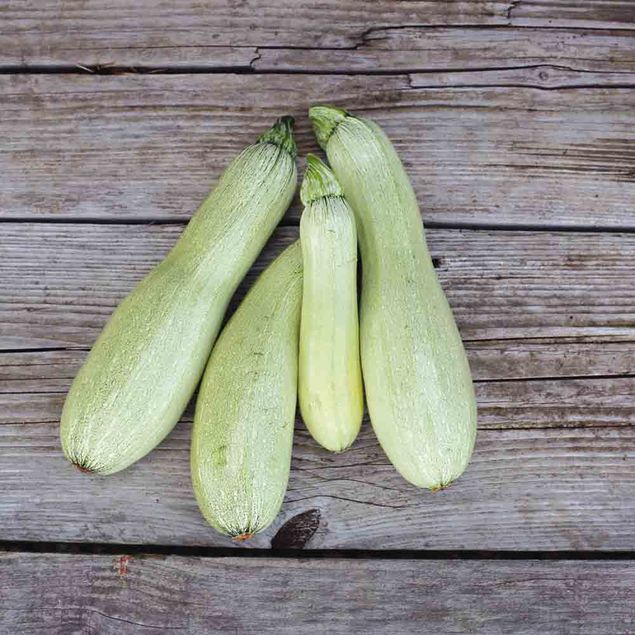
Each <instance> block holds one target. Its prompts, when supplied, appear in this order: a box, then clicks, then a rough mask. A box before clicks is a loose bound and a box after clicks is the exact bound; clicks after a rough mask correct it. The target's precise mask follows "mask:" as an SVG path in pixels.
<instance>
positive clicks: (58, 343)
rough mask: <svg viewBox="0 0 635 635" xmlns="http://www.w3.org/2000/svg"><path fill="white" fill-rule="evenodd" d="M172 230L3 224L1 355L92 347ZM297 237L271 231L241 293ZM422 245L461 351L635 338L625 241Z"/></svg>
mask: <svg viewBox="0 0 635 635" xmlns="http://www.w3.org/2000/svg"><path fill="white" fill-rule="evenodd" d="M181 231H182V227H181V226H178V225H156V226H148V225H100V224H65V223H52V224H47V223H40V224H35V223H5V224H3V225H2V238H1V241H0V250H1V251H0V290H1V292H2V295H1V296H0V297H1V298H2V305H0V349H25V348H26V349H33V348H51V347H69V346H71V347H89V346H91V345H92V342H93V341H94V339H95V338H96V336H97V335H98V333H99V332H100V330H101V328H102V327H103V325H104V324H105V321H106V320H107V318H108V317H109V315H110V314H111V312H112V310H113V309H114V307H115V306H116V305H117V304H118V303H119V302H120V301H121V299H122V298H123V297H124V296H125V295H126V294H127V293H128V292H129V291H130V290H131V289H132V287H133V286H134V284H135V283H136V282H138V281H139V280H140V279H141V278H142V277H143V276H144V275H145V274H146V273H147V272H148V271H149V270H150V269H151V268H152V266H154V265H155V264H156V263H157V262H159V261H160V260H161V258H162V257H163V256H164V255H165V254H166V253H167V251H168V250H169V249H170V247H171V246H172V245H173V244H174V242H175V241H176V239H177V237H178V236H179V235H180V232H181ZM297 233H298V232H297V228H295V227H283V228H281V229H279V230H278V231H277V233H276V234H275V235H274V238H273V239H272V240H271V241H270V243H269V245H268V247H267V248H266V249H265V251H264V253H263V255H262V257H261V258H260V259H259V260H258V261H257V264H256V267H255V268H254V269H253V270H252V272H251V274H250V275H249V276H248V277H247V283H249V282H251V281H253V279H254V277H255V275H256V273H257V272H258V271H260V270H261V269H262V267H263V266H264V265H265V264H266V263H267V262H269V261H270V260H271V258H272V257H273V255H275V254H276V253H278V252H279V251H280V250H281V248H282V247H283V246H285V245H288V244H290V243H291V242H292V241H293V240H295V239H296V238H297ZM428 236H429V243H430V249H431V252H432V256H433V258H435V261H436V263H437V272H438V275H439V278H440V280H441V284H442V285H443V287H444V289H445V290H446V292H447V295H448V298H449V300H450V304H451V305H452V308H453V310H454V313H455V315H456V318H457V321H458V324H459V327H460V329H461V333H462V335H463V338H464V339H466V340H495V339H501V338H505V339H510V338H512V339H519V338H536V337H538V338H548V337H571V336H577V337H605V338H613V340H615V339H628V340H633V339H635V338H634V337H633V334H634V328H633V324H634V320H635V304H634V301H635V236H634V235H632V234H616V233H562V232H561V233H552V232H536V233H532V232H518V231H485V230H483V231H472V230H451V229H431V230H429V232H428Z"/></svg>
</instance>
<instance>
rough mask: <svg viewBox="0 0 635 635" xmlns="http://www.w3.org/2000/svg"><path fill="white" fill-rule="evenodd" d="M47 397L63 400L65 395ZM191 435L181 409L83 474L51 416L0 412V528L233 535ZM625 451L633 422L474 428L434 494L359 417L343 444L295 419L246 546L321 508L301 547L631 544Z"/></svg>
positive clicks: (92, 534)
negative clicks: (461, 459)
mask: <svg viewBox="0 0 635 635" xmlns="http://www.w3.org/2000/svg"><path fill="white" fill-rule="evenodd" d="M5 397H6V396H5ZM46 397H47V396H43V398H46ZM48 398H49V399H50V400H51V402H50V403H52V402H53V401H54V402H55V403H56V404H57V406H56V408H59V405H61V401H62V398H63V396H62V395H55V396H52V395H48ZM49 412H53V410H49ZM54 412H55V415H54V416H57V415H58V410H57V409H56V410H55V411H54ZM25 419H26V418H25ZM631 421H632V419H631ZM189 445H190V423H189V422H188V421H183V422H181V423H180V424H179V425H178V426H177V427H176V429H175V430H174V432H173V433H172V434H171V435H170V436H169V437H168V439H166V441H164V443H163V444H161V445H160V446H159V448H157V449H156V450H155V451H154V452H152V453H151V454H150V455H148V456H147V457H146V458H144V459H142V460H141V461H140V462H139V463H137V464H135V465H134V466H133V467H131V468H130V469H128V470H126V471H124V472H121V473H119V474H115V475H113V476H110V477H93V476H89V475H85V474H81V473H80V472H78V471H77V470H76V469H75V468H73V467H72V466H71V465H70V464H69V463H67V462H66V461H65V460H64V458H63V456H62V454H61V450H60V447H59V424H58V422H57V420H53V421H50V422H48V423H47V422H38V423H35V422H33V421H31V422H29V421H28V419H27V420H26V421H23V422H20V423H13V424H10V423H6V424H3V425H0V473H2V475H3V478H2V482H1V483H0V499H1V500H2V505H1V506H0V527H2V530H1V531H0V539H3V540H34V541H83V542H115V543H117V542H121V543H132V544H159V545H206V546H232V544H233V543H232V542H231V541H230V540H229V539H227V538H225V537H223V536H220V535H219V534H217V533H216V532H215V531H214V530H213V529H211V527H209V526H208V525H207V524H206V523H205V521H204V520H203V518H202V517H201V515H200V513H199V511H198V508H197V506H196V502H195V500H194V497H193V495H192V492H191V484H190V468H189ZM633 460H635V428H633V427H632V426H623V427H614V428H611V427H601V428H573V429H570V428H555V429H546V428H545V429H543V428H540V427H534V428H531V429H526V430H525V429H489V430H483V429H482V430H480V432H479V435H478V440H477V446H476V450H475V453H474V457H473V460H472V463H471V465H470V467H469V468H468V470H467V472H466V473H465V474H464V475H463V476H462V477H461V478H460V479H459V480H458V481H457V482H456V483H455V484H453V485H452V486H451V487H450V488H448V489H447V490H445V491H443V492H439V493H436V494H431V493H430V492H426V491H421V490H418V489H417V488H414V487H412V486H411V485H409V484H408V483H407V482H406V481H404V480H403V479H402V478H401V477H400V476H399V475H398V474H397V473H396V472H395V470H394V468H392V466H390V465H389V463H388V462H387V460H386V458H385V456H384V454H383V452H382V450H381V448H380V447H379V446H378V445H377V441H376V439H375V437H374V435H373V433H372V431H371V429H370V427H369V426H368V423H366V424H365V425H364V427H363V429H362V433H361V434H360V437H359V438H358V440H357V441H356V442H355V444H354V446H353V447H352V449H351V450H349V451H347V452H346V453H344V454H341V455H331V454H329V453H327V452H326V451H324V450H322V449H321V448H319V446H317V444H316V443H315V442H314V441H313V440H312V439H311V438H310V437H309V435H308V433H307V432H306V430H305V429H304V428H303V426H302V425H300V424H298V426H297V429H296V436H295V446H294V451H293V464H292V470H291V479H290V483H289V489H288V492H287V496H286V499H285V503H284V506H283V509H282V512H281V514H280V515H279V516H278V518H277V520H276V521H275V523H274V525H273V526H272V527H270V528H269V529H268V530H266V531H265V532H263V533H262V534H259V535H257V536H256V537H255V538H253V539H252V540H251V541H249V543H247V544H246V545H244V546H246V547H247V548H268V547H269V546H270V545H271V541H272V540H275V537H276V533H277V531H278V530H279V529H280V528H281V527H282V525H283V524H284V523H285V522H287V521H289V520H291V519H293V518H295V517H296V516H298V515H300V514H303V515H304V514H307V512H310V511H311V510H318V512H319V517H320V521H319V527H318V528H317V531H316V532H315V534H314V535H313V537H312V538H311V539H310V540H309V541H308V544H306V547H307V548H312V549H378V550H383V549H477V550H478V549H492V550H552V549H556V550H570V549H576V550H594V549H597V550H614V549H622V550H623V549H630V548H632V526H633V522H634V521H635V494H634V492H635V472H634V471H633V469H632V465H633ZM313 513H316V512H313ZM278 544H279V543H278ZM233 546H236V545H233Z"/></svg>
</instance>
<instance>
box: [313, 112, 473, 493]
mask: <svg viewBox="0 0 635 635" xmlns="http://www.w3.org/2000/svg"><path fill="white" fill-rule="evenodd" d="M309 114H310V117H311V119H312V121H313V125H314V129H315V132H316V135H317V137H318V141H319V142H320V144H321V145H322V147H323V148H324V149H325V150H326V154H327V156H328V159H329V162H330V164H331V167H332V168H333V171H334V172H335V175H336V176H337V179H338V181H339V182H340V184H341V185H342V188H343V189H344V193H345V195H346V199H347V200H348V202H349V203H350V205H351V207H352V208H353V211H354V213H355V219H356V221H357V232H358V235H359V239H360V250H361V256H362V271H363V279H362V296H361V305H360V347H361V357H362V371H363V376H364V384H365V390H366V400H367V402H368V410H369V414H370V418H371V422H372V425H373V429H374V430H375V433H376V434H377V438H378V439H379V442H380V444H381V445H382V447H383V448H384V450H385V452H386V454H387V455H388V458H389V459H390V460H391V461H392V463H393V465H394V466H395V467H396V468H397V470H398V471H399V472H400V473H401V474H402V475H403V476H404V478H406V479H407V480H408V481H410V482H411V483H414V484H415V485H417V486H419V487H427V488H430V489H432V490H437V489H440V488H442V487H445V486H446V485H448V484H449V483H450V482H452V481H453V480H454V479H456V478H457V477H458V476H459V475H460V474H461V473H462V472H463V471H464V470H465V468H466V466H467V464H468V462H469V459H470V456H471V454H472V449H473V447H474V440H475V437H476V403H475V399H474V390H473V387H472V379H471V375H470V369H469V366H468V362H467V358H466V355H465V351H464V349H463V344H462V342H461V337H460V335H459V331H458V329H457V327H456V324H455V322H454V318H453V316H452V312H451V310H450V306H449V305H448V302H447V300H446V297H445V295H444V293H443V290H442V289H441V286H440V285H439V282H438V280H437V276H436V273H435V270H434V267H433V265H432V260H431V258H430V254H429V252H428V247H427V245H426V239H425V234H424V229H423V224H422V222H421V216H420V212H419V206H418V205H417V200H416V198H415V194H414V191H413V189H412V186H411V184H410V181H409V180H408V176H407V175H406V173H405V171H404V168H403V166H402V164H401V161H400V160H399V157H398V156H397V153H396V152H395V150H394V148H393V146H392V144H391V143H390V140H389V139H388V137H387V136H386V135H385V134H384V132H383V131H382V129H381V128H380V127H379V126H378V125H377V124H375V123H374V122H372V121H369V120H366V119H361V118H358V117H354V116H352V115H350V114H349V113H347V112H346V111H344V110H341V109H339V108H333V107H328V106H316V107H314V108H311V110H310V113H309Z"/></svg>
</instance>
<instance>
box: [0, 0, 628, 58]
mask: <svg viewBox="0 0 635 635" xmlns="http://www.w3.org/2000/svg"><path fill="white" fill-rule="evenodd" d="M0 15H2V31H1V32H0V65H1V64H4V65H14V66H15V65H20V66H28V65H74V64H97V65H103V64H117V65H126V66H137V65H146V66H173V67H179V66H191V65H196V66H201V67H205V68H210V69H213V68H234V67H241V68H249V67H250V63H251V62H252V60H255V59H257V57H258V53H259V51H258V47H296V48H298V47H300V48H305V49H306V48H310V49H320V48H329V49H335V50H338V49H344V50H346V49H349V50H356V49H357V48H360V47H363V45H364V42H365V38H366V36H367V35H368V34H369V33H372V32H373V31H375V30H381V29H385V28H395V29H402V28H408V27H410V26H412V25H415V26H437V25H480V26H486V25H498V26H505V25H530V26H547V27H555V26H560V27H570V26H575V27H584V28H622V29H630V28H632V27H633V23H634V22H635V11H634V10H633V6H632V4H631V3H630V2H628V0H594V1H588V0H587V1H586V2H584V3H572V2H570V1H568V0H550V1H549V2H544V1H542V0H520V1H519V0H469V1H461V2H447V1H446V0H398V1H391V0H365V1H362V2H341V1H338V0H324V1H322V2H320V3H318V4H316V3H315V2H311V1H309V0H302V1H300V2H298V1H293V0H252V1H250V2H244V3H243V2H232V3H226V2H221V1H220V0H185V1H183V2H180V3H179V4H178V6H174V7H172V6H169V5H157V4H156V3H154V2H151V1H149V0H145V1H139V2H135V3H133V4H131V3H129V2H125V1H124V0H110V1H109V2H106V3H104V2H98V0H85V1H84V2H81V3H71V4H69V3H62V2H59V1H58V0H43V1H42V0H40V1H37V2H34V1H25V2H20V3H13V2H8V3H7V2H6V1H5V2H4V3H3V4H2V5H0ZM335 54H336V53H335Z"/></svg>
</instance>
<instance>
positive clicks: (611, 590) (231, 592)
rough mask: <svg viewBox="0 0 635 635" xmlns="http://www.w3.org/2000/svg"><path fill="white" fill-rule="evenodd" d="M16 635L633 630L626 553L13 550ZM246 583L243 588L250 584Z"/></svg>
mask: <svg viewBox="0 0 635 635" xmlns="http://www.w3.org/2000/svg"><path fill="white" fill-rule="evenodd" d="M0 582H2V583H3V589H4V598H3V600H4V602H3V604H2V606H0V627H1V628H2V630H3V631H5V632H10V633H16V634H17V633H47V634H50V635H54V634H58V633H59V634H60V635H61V634H66V633H70V632H73V633H74V632H82V633H83V632H90V633H93V632H94V633H100V634H103V635H107V634H109V633H112V634H116V635H124V634H126V633H138V632H140V630H143V631H156V632H168V631H169V632H173V631H174V632H187V633H192V634H196V633H201V634H203V633H205V634H208V633H229V632H232V633H254V634H258V635H259V634H260V633H289V634H293V635H296V633H305V632H318V633H326V632H328V633H333V634H336V633H344V634H347V635H348V633H351V632H355V633H386V634H387V635H388V634H391V633H394V634H396V633H399V634H403V633H419V632H422V631H425V632H432V633H448V634H450V633H454V634H457V633H470V634H473V633H491V634H494V633H515V634H517V635H522V634H527V635H528V634H535V633H541V634H542V635H560V634H561V633H584V634H585V635H594V634H597V635H606V633H611V634H613V635H625V634H626V633H631V632H632V630H633V628H634V627H635V623H634V622H633V611H634V610H635V592H634V591H633V589H634V588H635V567H633V564H632V563H631V562H625V561H589V562H576V561H565V562H549V561H547V562H545V561H540V560H526V561H511V562H506V561H497V560H484V561H460V560H459V561H451V560H450V561H448V560H383V559H379V560H377V559H373V560H348V559H340V558H329V559H313V560H296V559H283V558H199V557H182V556H151V557H148V556H143V555H142V556H140V557H138V556H136V555H135V556H128V555H126V554H124V555H121V556H116V557H113V556H107V555H101V556H89V555H75V556H71V555H60V554H22V553H5V554H3V555H0ZM241 589H242V591H241Z"/></svg>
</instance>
